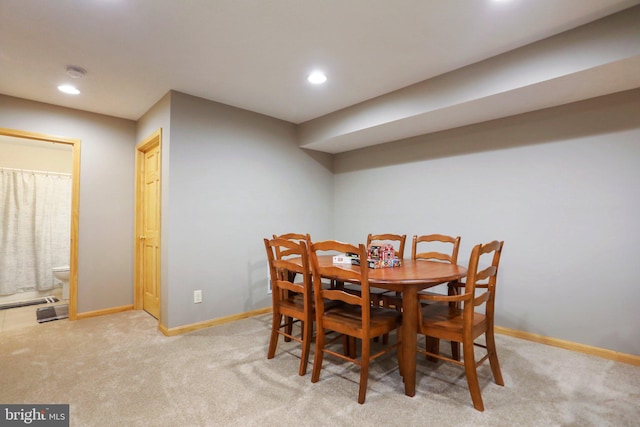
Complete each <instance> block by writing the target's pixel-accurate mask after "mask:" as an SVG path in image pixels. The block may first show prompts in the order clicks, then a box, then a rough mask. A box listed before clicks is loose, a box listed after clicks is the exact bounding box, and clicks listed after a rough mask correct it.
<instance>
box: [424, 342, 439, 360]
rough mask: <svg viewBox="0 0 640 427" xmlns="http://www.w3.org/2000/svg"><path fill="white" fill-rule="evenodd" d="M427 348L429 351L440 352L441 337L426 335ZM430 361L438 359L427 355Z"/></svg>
mask: <svg viewBox="0 0 640 427" xmlns="http://www.w3.org/2000/svg"><path fill="white" fill-rule="evenodd" d="M425 341H426V342H425V350H427V351H428V352H429V353H433V354H440V339H439V338H434V337H430V336H428V335H425ZM426 357H427V360H428V361H429V362H434V363H435V362H437V361H438V359H437V358H435V357H432V356H426Z"/></svg>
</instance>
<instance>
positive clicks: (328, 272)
mask: <svg viewBox="0 0 640 427" xmlns="http://www.w3.org/2000/svg"><path fill="white" fill-rule="evenodd" d="M336 252H338V253H346V252H352V253H357V254H358V255H359V256H360V259H366V257H367V250H366V248H365V246H364V245H363V244H360V245H359V246H354V245H350V244H348V243H342V242H337V241H335V240H329V241H323V242H316V243H313V244H312V245H311V250H310V256H311V269H312V271H313V283H314V295H315V302H316V329H317V331H316V347H315V356H314V361H313V364H314V365H313V372H312V374H311V382H314V383H315V382H318V380H319V379H320V371H321V369H322V362H323V356H324V355H325V354H328V355H331V356H333V357H337V358H340V359H342V360H346V361H349V362H352V363H354V364H356V365H358V366H360V386H359V392H358V403H364V401H365V397H366V393H367V381H368V378H369V364H370V362H371V361H372V360H374V359H376V358H378V357H380V356H382V355H383V354H386V353H388V352H390V351H392V350H393V349H396V348H398V349H399V339H398V340H396V342H395V343H394V344H392V345H384V346H382V345H381V346H380V348H379V349H378V350H377V351H376V352H375V353H374V354H372V349H371V341H372V339H373V338H374V337H377V336H380V335H383V334H388V333H390V332H391V331H394V330H397V328H398V327H399V326H400V323H401V322H400V320H401V314H400V313H398V312H397V311H395V310H390V309H386V308H383V307H375V306H372V305H371V299H370V297H369V290H370V287H369V269H368V268H367V267H366V266H360V267H358V266H352V265H350V264H330V265H326V264H321V263H320V262H319V258H318V257H319V255H321V254H327V253H333V254H335V253H336ZM322 277H328V278H332V279H336V280H338V281H341V282H344V283H357V284H359V286H360V288H361V291H360V293H359V294H353V293H349V292H346V291H345V290H343V289H339V288H333V289H324V288H323V287H322V286H321V284H320V279H321V278H322ZM327 301H329V302H331V301H333V302H338V303H340V305H338V306H336V307H333V308H327V306H326V302H327ZM328 331H333V332H337V333H338V334H339V335H337V336H335V337H332V338H331V339H329V340H327V336H326V334H327V332H328ZM341 336H343V337H344V336H346V337H351V338H355V339H359V340H360V341H361V343H362V344H361V346H362V349H361V352H360V357H357V356H354V354H353V353H352V352H349V353H345V354H341V353H339V352H338V351H336V350H334V348H333V347H331V346H330V344H332V343H333V342H335V341H336V340H337V339H339V338H340V337H341ZM396 336H397V335H396ZM399 360H401V358H399Z"/></svg>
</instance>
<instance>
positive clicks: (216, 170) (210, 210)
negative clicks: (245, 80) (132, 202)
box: [140, 92, 333, 328]
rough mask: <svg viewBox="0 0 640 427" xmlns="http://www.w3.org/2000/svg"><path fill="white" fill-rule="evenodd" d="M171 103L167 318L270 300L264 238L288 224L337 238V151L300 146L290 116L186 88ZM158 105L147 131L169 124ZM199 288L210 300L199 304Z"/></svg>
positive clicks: (176, 321)
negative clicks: (252, 108)
mask: <svg viewBox="0 0 640 427" xmlns="http://www.w3.org/2000/svg"><path fill="white" fill-rule="evenodd" d="M169 104H170V105H169V106H168V108H169V110H170V114H169V120H168V125H169V132H166V129H163V151H162V154H163V156H165V157H164V158H163V177H162V185H163V191H162V197H163V202H162V205H163V212H162V218H163V229H162V248H163V271H162V278H161V286H162V298H163V303H164V302H166V303H167V304H168V306H165V305H164V304H163V307H162V309H163V312H162V321H163V324H164V325H165V326H167V327H169V328H172V327H176V326H181V325H186V324H191V323H195V322H199V321H205V320H210V319H215V318H219V317H223V316H228V315H232V314H236V313H240V312H245V311H250V310H254V309H258V308H263V307H268V306H269V305H270V304H271V296H270V295H269V294H268V293H267V266H266V255H265V254H264V246H263V243H262V239H263V238H264V237H270V236H271V235H272V234H274V233H276V234H280V233H287V232H309V233H311V235H312V236H313V237H314V238H318V239H326V238H329V237H330V236H331V227H332V212H333V173H332V157H331V156H330V155H327V154H320V153H315V152H305V151H304V150H301V149H299V148H298V146H297V144H296V137H295V126H294V125H293V124H291V123H287V122H284V121H280V120H277V119H273V118H270V117H267V116H263V115H260V114H256V113H252V112H249V111H245V110H241V109H237V108H233V107H230V106H227V105H223V104H219V103H216V102H211V101H207V100H204V99H201V98H196V97H192V96H189V95H185V94H182V93H179V92H171V93H170V103H169ZM161 105H162V106H161V107H157V108H154V109H153V111H152V112H151V114H150V115H149V117H147V116H145V118H144V120H142V121H141V123H142V125H143V126H144V127H145V131H144V134H147V133H150V132H152V131H153V130H155V129H156V128H154V126H155V124H162V123H163V122H164V123H165V125H166V124H167V119H166V108H165V107H167V104H166V103H165V102H164V101H163V102H161ZM151 116H153V117H151ZM149 123H154V125H150V124H149ZM140 136H142V135H140ZM166 141H170V143H169V144H168V145H166ZM166 156H169V157H170V161H169V162H166ZM167 168H168V169H167ZM165 254H166V256H165ZM198 289H200V290H202V293H203V302H202V303H201V304H194V303H193V291H194V290H198Z"/></svg>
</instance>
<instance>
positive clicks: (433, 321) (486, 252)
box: [416, 241, 504, 411]
mask: <svg viewBox="0 0 640 427" xmlns="http://www.w3.org/2000/svg"><path fill="white" fill-rule="evenodd" d="M503 245H504V242H498V241H493V242H491V243H487V244H480V245H476V246H475V247H474V248H473V250H472V252H471V256H470V257H469V267H468V269H467V277H466V281H465V283H464V293H462V294H461V295H425V294H422V295H418V298H419V302H418V304H420V301H427V302H429V304H427V305H421V306H420V307H419V308H420V309H421V321H420V322H419V325H418V331H419V333H420V334H424V335H426V336H428V337H431V338H433V339H437V340H448V341H454V342H459V343H461V344H462V353H463V355H462V359H463V360H462V361H460V360H455V359H453V358H449V357H446V356H443V355H441V354H439V353H435V352H430V351H428V350H422V349H421V348H417V349H416V351H418V352H420V353H424V354H426V355H427V356H429V357H434V358H437V359H441V360H444V361H447V362H452V363H455V364H457V365H461V366H464V371H465V375H466V377H467V384H468V386H469V392H470V394H471V400H472V401H473V406H474V407H475V408H476V409H477V410H478V411H484V405H483V402H482V395H481V392H480V384H479V382H478V374H477V371H476V368H477V367H478V366H480V365H481V364H482V363H483V362H484V361H485V360H487V359H489V363H490V365H491V372H492V373H493V378H494V380H495V382H496V384H498V385H504V380H503V379H502V372H501V371H500V363H499V362H498V354H497V352H496V343H495V339H494V333H493V321H494V310H495V307H494V305H495V296H496V279H497V277H498V265H499V263H500V256H501V254H502V247H503ZM485 259H490V263H481V261H483V262H484V261H485ZM487 264H488V267H481V265H487ZM450 303H455V304H454V305H451V304H450ZM458 304H462V306H459V305H458ZM481 335H484V337H485V344H481V343H478V342H476V341H475V340H476V339H477V338H478V337H480V336H481ZM475 347H482V348H484V349H485V354H484V356H483V357H482V358H480V359H479V360H477V361H476V358H475Z"/></svg>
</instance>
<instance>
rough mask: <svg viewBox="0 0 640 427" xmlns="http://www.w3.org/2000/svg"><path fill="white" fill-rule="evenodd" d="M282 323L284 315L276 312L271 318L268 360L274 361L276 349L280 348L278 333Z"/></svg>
mask: <svg viewBox="0 0 640 427" xmlns="http://www.w3.org/2000/svg"><path fill="white" fill-rule="evenodd" d="M281 322H282V315H281V314H280V313H279V312H277V311H274V312H273V317H272V318H271V338H270V339H269V351H268V352H267V359H273V357H274V356H275V355H276V347H277V346H278V335H279V334H278V331H279V330H280V325H281Z"/></svg>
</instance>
